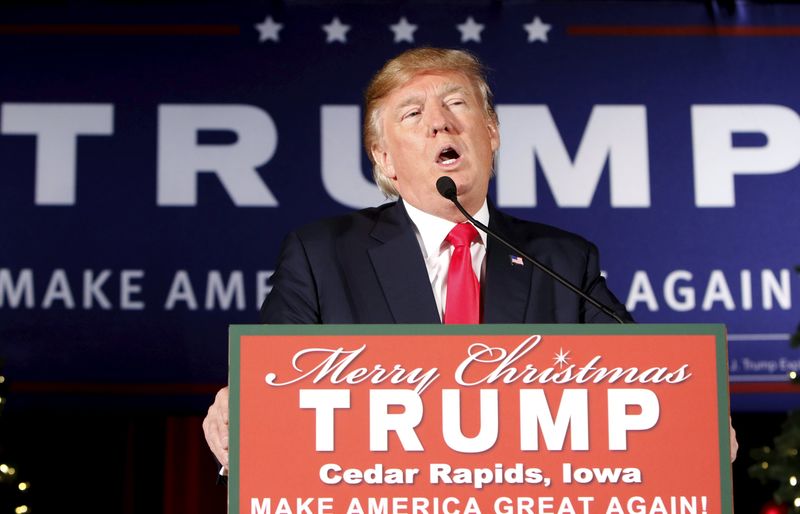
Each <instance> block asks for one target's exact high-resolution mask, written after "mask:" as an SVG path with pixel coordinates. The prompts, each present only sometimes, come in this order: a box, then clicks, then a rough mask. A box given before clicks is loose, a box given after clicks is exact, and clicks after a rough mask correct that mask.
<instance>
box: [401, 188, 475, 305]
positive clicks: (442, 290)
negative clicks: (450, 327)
mask: <svg viewBox="0 0 800 514" xmlns="http://www.w3.org/2000/svg"><path fill="white" fill-rule="evenodd" d="M404 205H405V207H406V211H407V212H408V216H409V217H410V218H411V221H412V222H413V224H414V234H415V235H416V236H417V242H418V243H419V247H420V250H422V257H423V258H424V259H425V267H426V268H427V269H428V280H429V281H430V283H431V288H433V296H434V298H435V299H436V308H437V310H438V311H439V319H444V310H445V307H446V305H445V304H446V303H447V269H448V267H449V266H450V257H451V256H452V255H453V245H451V244H450V243H448V242H447V241H445V238H446V237H447V234H449V233H450V231H451V230H453V227H455V226H456V224H455V223H453V222H452V221H448V220H446V219H442V218H437V217H436V216H434V215H432V214H428V213H427V212H424V211H421V210H419V209H417V208H416V207H414V206H413V205H410V204H409V203H407V202H404ZM473 217H474V218H475V219H476V220H478V221H480V222H481V223H483V224H484V225H487V226H488V225H489V206H488V204H487V203H486V200H484V201H483V205H482V206H481V208H480V209H478V212H476V213H475V214H473ZM467 223H468V222H467ZM476 228H477V227H476ZM477 230H478V234H480V236H481V240H480V242H477V241H476V242H474V243H472V244H471V245H470V255H471V256H472V269H473V270H474V271H475V276H477V277H478V281H479V282H480V284H481V297H483V294H482V293H483V291H482V290H483V286H484V277H485V275H486V232H484V231H483V230H480V229H477Z"/></svg>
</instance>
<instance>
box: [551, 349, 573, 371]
mask: <svg viewBox="0 0 800 514" xmlns="http://www.w3.org/2000/svg"><path fill="white" fill-rule="evenodd" d="M568 357H569V352H566V353H564V349H563V348H559V349H558V353H557V354H556V356H555V358H554V359H553V360H554V361H555V366H558V367H559V368H563V367H564V366H566V365H567V360H568Z"/></svg>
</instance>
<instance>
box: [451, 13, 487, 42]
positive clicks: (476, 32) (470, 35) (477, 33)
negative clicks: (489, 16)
mask: <svg viewBox="0 0 800 514" xmlns="http://www.w3.org/2000/svg"><path fill="white" fill-rule="evenodd" d="M484 26H485V25H484V24H483V23H476V22H475V20H474V19H473V18H472V16H469V17H468V18H467V21H465V22H464V23H462V24H460V25H456V27H458V30H459V32H461V42H462V43H466V42H467V41H475V42H476V43H480V42H481V31H482V30H483V27H484Z"/></svg>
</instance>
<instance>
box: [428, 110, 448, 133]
mask: <svg viewBox="0 0 800 514" xmlns="http://www.w3.org/2000/svg"><path fill="white" fill-rule="evenodd" d="M426 114H427V115H428V127H429V133H430V135H431V136H435V135H436V134H438V133H439V132H450V131H451V130H452V129H453V127H452V126H451V123H450V122H449V119H448V116H447V113H446V112H445V110H444V109H443V108H441V107H434V108H430V109H428V110H427V112H426Z"/></svg>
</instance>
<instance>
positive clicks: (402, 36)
mask: <svg viewBox="0 0 800 514" xmlns="http://www.w3.org/2000/svg"><path fill="white" fill-rule="evenodd" d="M389 29H391V31H392V32H394V42H395V43H400V42H401V41H407V42H409V43H413V42H414V31H415V30H417V25H414V24H413V23H409V22H408V20H407V19H406V17H405V16H403V17H402V18H400V21H398V22H397V23H395V24H394V25H389Z"/></svg>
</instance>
